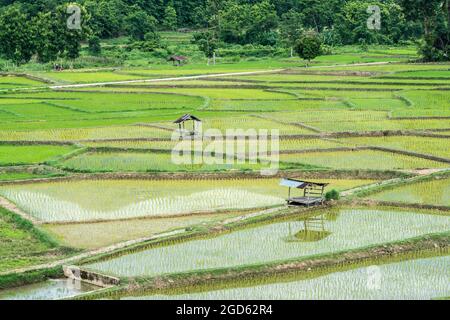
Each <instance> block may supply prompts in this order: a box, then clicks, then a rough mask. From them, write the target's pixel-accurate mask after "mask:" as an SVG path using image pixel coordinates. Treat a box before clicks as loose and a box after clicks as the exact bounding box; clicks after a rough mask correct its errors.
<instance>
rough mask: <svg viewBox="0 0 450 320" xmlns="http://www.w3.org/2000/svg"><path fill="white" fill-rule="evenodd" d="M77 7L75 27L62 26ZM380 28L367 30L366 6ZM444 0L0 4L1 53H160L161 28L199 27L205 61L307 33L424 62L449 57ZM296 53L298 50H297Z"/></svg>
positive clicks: (40, 58)
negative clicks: (122, 48) (375, 11)
mask: <svg viewBox="0 0 450 320" xmlns="http://www.w3.org/2000/svg"><path fill="white" fill-rule="evenodd" d="M75 3H76V5H77V6H79V8H80V12H79V16H80V24H81V25H80V26H81V28H79V29H69V28H67V20H68V18H70V17H71V14H73V13H72V12H70V10H68V6H71V5H73V4H75ZM371 5H377V6H378V7H379V8H380V16H379V17H380V23H381V25H380V29H377V30H372V29H370V28H368V25H367V23H368V19H370V17H371V14H372V13H371V12H370V11H368V8H369V6H371ZM449 20H450V1H449V0H379V1H368V0H328V1H322V0H188V1H187V0H79V1H73V2H67V1H64V0H16V1H14V0H0V26H1V27H0V55H1V56H2V57H3V58H4V59H6V60H9V61H12V62H13V63H15V64H22V63H27V62H29V61H30V60H32V59H34V60H36V62H39V63H49V62H52V61H55V60H57V59H61V58H64V59H75V58H77V57H78V56H79V55H80V50H81V44H82V43H87V44H89V52H90V53H91V54H92V55H93V56H96V55H97V56H99V55H101V50H102V49H101V45H100V42H101V41H103V40H104V39H114V38H117V37H121V36H126V37H128V39H129V40H128V44H127V45H128V47H129V48H131V49H138V50H141V51H147V52H151V51H155V50H158V49H159V48H164V43H163V41H161V36H160V32H161V31H169V30H172V31H175V30H179V29H184V30H199V31H198V32H197V33H195V34H194V36H193V39H192V41H193V43H195V44H196V45H197V46H198V48H199V49H200V50H201V51H202V52H203V53H204V54H205V55H206V56H207V57H208V58H209V57H212V56H213V55H214V53H215V51H216V50H217V48H219V47H224V46H229V45H241V46H242V45H253V46H260V47H263V46H264V47H272V48H295V47H298V41H299V39H300V38H301V37H302V35H304V34H305V33H308V34H309V35H312V34H314V37H317V38H318V39H319V40H320V42H321V44H322V48H327V47H334V46H340V45H349V44H358V45H362V46H364V45H370V44H390V45H392V44H403V43H417V44H418V45H419V46H420V51H421V53H422V57H423V59H424V60H426V61H441V60H448V59H449V43H450V41H449V38H450V36H449ZM297 51H298V50H297Z"/></svg>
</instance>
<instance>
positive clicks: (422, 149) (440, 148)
mask: <svg viewBox="0 0 450 320" xmlns="http://www.w3.org/2000/svg"><path fill="white" fill-rule="evenodd" d="M339 141H342V142H344V143H348V144H350V145H355V146H380V147H387V148H392V149H399V150H406V151H413V152H418V153H424V154H430V155H433V156H436V157H442V158H449V159H450V140H449V139H443V138H431V137H358V138H346V139H340V140H339Z"/></svg>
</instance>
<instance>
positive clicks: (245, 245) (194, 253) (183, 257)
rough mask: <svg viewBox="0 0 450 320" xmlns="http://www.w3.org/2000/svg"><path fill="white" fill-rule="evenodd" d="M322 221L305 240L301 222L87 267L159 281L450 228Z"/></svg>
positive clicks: (367, 218)
mask: <svg viewBox="0 0 450 320" xmlns="http://www.w3.org/2000/svg"><path fill="white" fill-rule="evenodd" d="M316 218H318V219H319V220H318V222H319V223H316V222H317V221H316V222H311V221H308V222H306V229H307V230H309V232H310V233H309V235H310V236H305V223H304V222H303V221H299V218H297V219H296V220H292V221H289V222H277V223H272V224H268V225H264V226H258V227H254V228H249V229H244V230H239V231H236V232H232V233H229V234H225V235H222V236H219V237H216V238H210V239H201V240H195V241H190V242H186V243H180V244H176V245H172V246H166V247H158V248H153V249H149V250H145V251H142V252H137V253H133V254H129V255H125V256H121V257H117V258H114V259H111V260H108V261H104V262H98V263H94V264H91V265H88V266H87V267H88V268H92V269H95V270H99V271H101V272H105V273H109V274H115V275H118V276H155V275H159V274H166V273H177V272H185V271H190V270H204V269H214V268H227V267H233V266H239V265H249V264H260V263H266V262H270V261H277V260H286V259H292V258H298V257H303V256H310V255H316V254H323V253H331V252H339V251H344V250H349V249H355V248H359V247H364V246H369V245H375V244H381V243H386V242H392V241H399V240H402V239H407V238H412V237H417V236H420V235H424V234H429V233H436V232H443V231H447V230H449V229H450V217H448V216H437V215H431V214H423V213H416V212H414V211H410V210H403V211H390V210H387V209H386V210H383V209H367V210H366V209H351V208H349V209H330V210H329V211H326V212H324V214H323V218H324V220H323V221H321V220H320V219H321V218H322V215H319V216H317V217H316ZM322 222H323V227H322ZM314 225H315V226H314ZM405 225H407V226H408V228H405ZM317 226H318V227H317ZM317 228H318V229H317ZM311 231H313V232H312V233H311ZM311 239H315V240H316V241H311Z"/></svg>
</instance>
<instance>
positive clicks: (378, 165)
mask: <svg viewBox="0 0 450 320" xmlns="http://www.w3.org/2000/svg"><path fill="white" fill-rule="evenodd" d="M280 160H281V161H282V162H285V163H295V164H302V165H310V166H317V167H323V168H332V169H350V170H351V169H372V170H398V169H429V168H448V167H449V165H448V163H443V162H437V161H432V160H426V159H421V158H416V157H412V156H406V155H401V154H395V153H390V152H381V151H371V150H362V151H333V152H310V153H299V154H283V155H281V156H280Z"/></svg>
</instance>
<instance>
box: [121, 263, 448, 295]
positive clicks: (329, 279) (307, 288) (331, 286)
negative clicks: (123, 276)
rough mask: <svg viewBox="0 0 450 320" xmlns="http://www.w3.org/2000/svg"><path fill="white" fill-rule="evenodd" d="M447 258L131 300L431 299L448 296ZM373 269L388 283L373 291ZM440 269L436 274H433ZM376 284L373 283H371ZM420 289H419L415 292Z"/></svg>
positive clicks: (242, 283) (262, 280)
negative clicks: (371, 274)
mask: <svg viewBox="0 0 450 320" xmlns="http://www.w3.org/2000/svg"><path fill="white" fill-rule="evenodd" d="M449 264H450V256H445V257H435V258H428V259H418V260H411V261H402V262H397V263H390V264H383V265H380V266H377V267H376V269H374V267H375V266H372V269H371V268H367V267H364V268H357V269H353V270H349V271H342V272H336V273H329V274H327V275H322V276H319V277H314V278H312V279H310V278H309V279H308V278H307V279H305V278H304V277H301V276H296V277H295V278H294V279H290V280H289V281H280V282H272V283H267V281H264V279H256V282H255V280H253V281H251V280H250V281H249V280H242V279H241V280H240V281H239V283H237V284H235V287H231V286H227V287H226V288H216V289H214V288H213V290H211V291H201V292H198V291H190V290H189V289H187V290H186V289H185V290H183V289H179V290H177V293H174V294H173V295H159V294H158V295H156V294H155V295H152V296H137V297H136V296H133V297H130V298H128V297H127V298H124V299H133V300H140V299H141V300H147V299H148V300H153V299H157V300H164V299H170V300H171V299H176V300H216V301H217V300H248V299H252V300H286V299H287V300H410V299H412V300H430V299H433V298H437V297H443V296H446V295H448V294H449V293H450V290H449V289H448V281H447V280H448V278H449V277H450V271H449V268H447V266H448V265H449ZM375 270H377V271H379V272H380V274H382V275H383V279H389V281H383V280H381V282H380V287H379V288H377V290H374V288H373V287H370V286H368V280H367V279H368V275H369V274H370V272H374V271H375ZM436 270H439V272H436ZM374 285H375V284H374ZM415 288H420V290H415Z"/></svg>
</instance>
